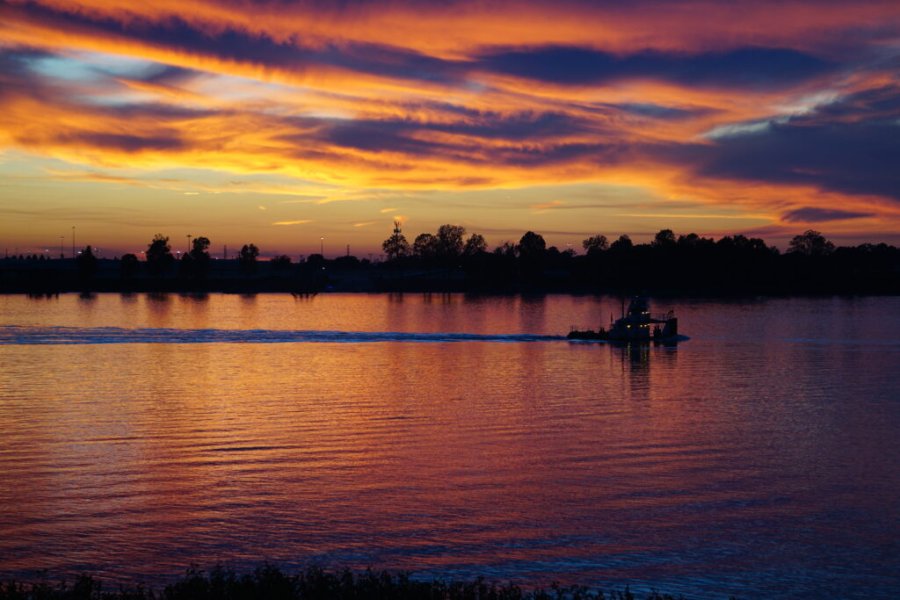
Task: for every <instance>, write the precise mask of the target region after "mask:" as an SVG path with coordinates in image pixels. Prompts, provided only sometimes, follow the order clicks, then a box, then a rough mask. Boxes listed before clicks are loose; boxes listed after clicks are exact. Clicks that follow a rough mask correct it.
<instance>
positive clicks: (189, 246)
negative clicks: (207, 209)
mask: <svg viewBox="0 0 900 600" xmlns="http://www.w3.org/2000/svg"><path fill="white" fill-rule="evenodd" d="M187 239H188V245H187V250H186V252H187V253H188V254H190V253H191V234H187Z"/></svg>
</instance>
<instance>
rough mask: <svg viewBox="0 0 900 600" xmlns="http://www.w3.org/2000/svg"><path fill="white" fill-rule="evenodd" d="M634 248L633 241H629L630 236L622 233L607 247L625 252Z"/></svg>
mask: <svg viewBox="0 0 900 600" xmlns="http://www.w3.org/2000/svg"><path fill="white" fill-rule="evenodd" d="M632 248H634V242H632V241H631V238H630V237H628V235H626V234H624V233H623V234H622V235H620V236H619V239H617V240H616V241H614V242H613V243H612V244H610V246H609V249H610V250H613V251H615V252H627V251H628V250H631V249H632Z"/></svg>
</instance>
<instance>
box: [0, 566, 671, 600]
mask: <svg viewBox="0 0 900 600" xmlns="http://www.w3.org/2000/svg"><path fill="white" fill-rule="evenodd" d="M51 581H52V583H51ZM110 587H112V586H110V585H106V584H104V582H103V581H102V580H101V579H98V578H95V577H92V576H90V575H81V576H80V577H78V578H76V579H74V580H73V581H71V582H67V581H65V580H62V581H60V580H58V579H51V578H50V577H45V578H44V579H43V580H42V581H39V582H30V583H20V582H16V581H11V580H10V581H6V582H3V583H2V584H0V600H156V599H160V600H163V599H164V600H226V599H228V600H237V599H240V600H257V599H259V600H307V599H317V600H318V599H321V600H326V599H327V600H360V599H372V600H376V599H377V600H393V599H403V600H475V599H478V600H561V599H563V598H565V599H567V600H639V599H646V600H675V598H676V597H675V596H672V595H669V594H665V593H660V592H656V591H651V592H648V593H646V594H639V593H633V592H631V590H629V588H627V587H626V588H625V589H624V590H622V591H612V592H603V591H601V590H592V589H589V588H586V587H580V586H569V587H559V586H556V585H554V586H552V587H551V588H550V589H543V588H542V589H535V590H526V589H523V588H521V587H519V586H517V585H514V584H500V583H493V582H488V581H485V580H484V579H481V578H478V579H475V580H471V581H443V580H438V581H422V580H418V579H415V578H414V577H412V576H411V575H410V574H409V573H404V572H401V573H392V572H390V571H380V572H378V571H365V572H362V573H354V572H352V571H350V570H343V571H326V570H323V569H320V568H318V567H309V568H307V569H306V570H305V571H301V572H299V573H297V574H290V573H286V572H284V571H282V570H281V569H279V568H278V567H276V566H272V565H264V566H262V567H259V568H257V569H256V570H255V571H253V572H252V573H246V574H239V573H236V572H235V571H233V570H230V569H225V568H222V567H216V568H214V569H212V570H210V571H198V570H194V569H191V570H189V571H188V572H187V573H186V574H185V575H184V577H182V578H181V579H179V580H178V581H176V582H175V583H172V584H169V585H167V586H165V587H163V588H161V589H154V588H152V587H145V586H141V585H135V586H130V587H129V586H119V587H117V588H115V589H109V588H110ZM678 598H681V596H679V597H678Z"/></svg>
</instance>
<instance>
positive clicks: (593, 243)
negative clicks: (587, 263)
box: [581, 235, 609, 256]
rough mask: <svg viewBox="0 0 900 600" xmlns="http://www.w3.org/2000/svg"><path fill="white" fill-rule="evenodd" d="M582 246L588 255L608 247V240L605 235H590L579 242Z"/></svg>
mask: <svg viewBox="0 0 900 600" xmlns="http://www.w3.org/2000/svg"><path fill="white" fill-rule="evenodd" d="M581 246H582V248H584V250H585V252H587V255H588V256H591V255H593V254H597V253H599V252H603V251H605V250H608V249H609V241H608V240H607V239H606V236H605V235H592V236H591V237H589V238H587V239H586V240H584V241H582V242H581Z"/></svg>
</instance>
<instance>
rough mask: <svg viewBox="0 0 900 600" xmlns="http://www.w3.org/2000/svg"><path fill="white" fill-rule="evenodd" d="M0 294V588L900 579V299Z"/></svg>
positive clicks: (757, 586)
mask: <svg viewBox="0 0 900 600" xmlns="http://www.w3.org/2000/svg"><path fill="white" fill-rule="evenodd" d="M653 309H654V311H660V312H662V311H666V310H669V309H674V310H676V312H677V313H678V315H679V317H680V327H681V330H682V332H683V333H685V334H687V335H688V336H689V337H690V340H689V341H687V342H683V343H680V344H679V345H678V346H677V347H663V346H658V347H656V346H651V347H637V348H622V347H615V346H609V345H606V344H597V343H572V342H568V341H566V340H565V339H563V338H562V336H563V335H564V334H565V333H566V332H567V331H568V330H569V328H570V326H571V325H579V326H588V325H590V326H597V325H599V324H601V323H603V324H605V322H606V321H608V320H609V315H610V313H618V312H619V311H620V310H621V307H620V304H619V300H618V299H616V298H594V297H574V298H573V297H568V296H558V297H554V296H551V297H546V298H534V299H529V298H515V297H513V298H505V297H500V298H496V297H493V298H468V297H465V296H460V295H450V296H442V295H431V296H423V295H409V294H407V295H404V296H389V295H320V296H316V297H314V298H306V299H299V298H297V299H295V298H293V297H291V296H288V295H284V296H283V295H259V296H255V297H240V296H226V295H221V296H220V295H213V296H210V297H206V298H193V297H183V296H178V295H168V296H156V297H154V296H146V295H134V296H119V295H100V296H96V297H92V298H80V297H78V296H75V295H64V296H60V297H58V298H50V299H40V300H37V299H29V298H26V297H22V296H0V427H2V430H0V433H2V435H0V576H3V577H6V576H16V577H26V578H27V577H34V576H37V575H38V574H39V572H40V571H41V570H44V569H46V570H48V571H49V572H50V573H51V574H53V575H54V576H55V575H58V574H72V573H78V572H82V571H89V572H92V573H98V574H100V575H102V576H105V577H107V578H113V579H116V580H121V581H135V580H138V581H144V582H149V583H151V584H159V583H163V582H166V581H169V580H171V579H172V578H173V577H177V576H179V575H180V574H181V573H182V572H183V571H184V569H185V568H186V567H187V566H189V565H191V564H192V563H194V564H198V565H212V564H215V563H216V562H223V563H225V564H228V565H232V566H235V567H237V568H238V569H242V568H250V567H252V566H255V565H258V564H259V563H260V562H261V561H263V560H269V561H273V562H276V563H278V564H280V565H283V566H286V567H288V568H293V567H295V566H298V565H306V564H310V563H317V564H322V565H328V566H336V565H339V566H349V567H352V568H365V567H367V566H373V567H376V568H381V567H385V568H391V569H411V570H414V571H415V572H416V573H418V574H419V575H420V576H426V577H427V576H441V577H465V578H470V577H474V576H477V575H484V576H486V577H488V578H490V579H496V580H504V581H507V580H512V581H516V582H519V583H524V584H526V585H532V584H541V585H547V584H549V583H551V582H552V581H560V582H564V583H581V584H586V585H596V586H601V587H603V588H607V589H608V588H611V587H621V586H623V585H624V584H625V583H630V584H631V586H632V588H633V589H634V588H637V589H645V588H650V587H655V588H657V589H661V590H665V591H669V592H673V593H684V594H685V595H687V596H689V597H692V598H725V597H727V596H728V595H729V594H734V595H737V596H739V597H743V598H752V597H761V596H769V597H776V596H777V597H780V598H808V597H810V596H812V595H813V594H814V593H817V592H829V593H831V594H833V595H834V597H846V598H852V597H858V598H863V597H866V598H887V597H896V594H897V593H898V590H900V509H898V504H900V299H898V298H859V299H840V298H835V299H831V298H826V299H769V300H759V301H739V302H738V301H735V302H720V301H715V302H711V301H687V300H665V301H664V300H657V301H654V304H653Z"/></svg>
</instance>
